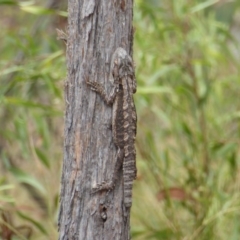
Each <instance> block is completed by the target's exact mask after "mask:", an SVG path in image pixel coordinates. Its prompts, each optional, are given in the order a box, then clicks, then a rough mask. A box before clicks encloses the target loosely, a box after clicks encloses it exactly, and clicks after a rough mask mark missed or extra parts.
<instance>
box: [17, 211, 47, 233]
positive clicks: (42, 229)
mask: <svg viewBox="0 0 240 240" xmlns="http://www.w3.org/2000/svg"><path fill="white" fill-rule="evenodd" d="M17 213H18V215H19V216H20V217H21V218H23V219H25V220H27V221H29V222H31V223H32V224H33V225H34V226H35V227H36V228H37V229H39V230H40V231H41V232H42V233H43V234H45V235H48V233H47V231H46V229H45V228H44V227H43V225H42V224H41V223H40V222H38V221H36V220H34V219H33V218H31V217H29V216H27V215H26V214H23V213H21V212H19V211H18V212H17Z"/></svg>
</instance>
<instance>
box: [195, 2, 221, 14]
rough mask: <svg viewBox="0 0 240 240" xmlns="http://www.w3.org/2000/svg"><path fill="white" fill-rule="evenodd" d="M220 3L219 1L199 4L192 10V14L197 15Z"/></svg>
mask: <svg viewBox="0 0 240 240" xmlns="http://www.w3.org/2000/svg"><path fill="white" fill-rule="evenodd" d="M217 2H219V0H209V1H206V2H203V3H200V4H198V5H197V6H195V7H193V8H192V10H191V13H196V12H199V11H201V10H203V9H205V8H208V7H210V6H212V5H214V4H215V3H217Z"/></svg>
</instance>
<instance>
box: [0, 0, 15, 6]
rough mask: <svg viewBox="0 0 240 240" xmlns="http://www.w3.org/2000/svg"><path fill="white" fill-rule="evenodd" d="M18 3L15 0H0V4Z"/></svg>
mask: <svg viewBox="0 0 240 240" xmlns="http://www.w3.org/2000/svg"><path fill="white" fill-rule="evenodd" d="M4 4H6V5H17V1H14V0H0V5H4Z"/></svg>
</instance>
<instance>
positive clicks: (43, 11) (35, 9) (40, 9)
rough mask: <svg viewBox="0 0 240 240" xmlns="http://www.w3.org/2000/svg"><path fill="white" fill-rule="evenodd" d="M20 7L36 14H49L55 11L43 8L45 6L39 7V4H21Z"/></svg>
mask: <svg viewBox="0 0 240 240" xmlns="http://www.w3.org/2000/svg"><path fill="white" fill-rule="evenodd" d="M20 8H21V9H22V10H23V11H25V12H28V13H32V14H35V15H49V14H52V13H53V12H54V11H53V10H50V9H47V8H43V7H38V6H21V5H20Z"/></svg>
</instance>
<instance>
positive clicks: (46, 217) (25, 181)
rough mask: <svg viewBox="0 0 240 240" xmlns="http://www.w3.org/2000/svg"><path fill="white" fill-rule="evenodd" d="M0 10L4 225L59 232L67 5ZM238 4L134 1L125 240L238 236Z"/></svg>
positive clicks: (5, 3) (33, 234)
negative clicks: (131, 180) (61, 36)
mask: <svg viewBox="0 0 240 240" xmlns="http://www.w3.org/2000/svg"><path fill="white" fill-rule="evenodd" d="M39 2H40V1H39ZM40 3H41V2H40ZM0 5H1V10H0V13H1V19H2V20H3V21H1V32H0V37H1V39H2V41H1V44H0V51H1V56H2V58H1V60H0V73H1V79H0V85H1V87H0V103H1V109H0V121H1V128H0V136H1V138H0V159H1V161H0V174H1V179H0V210H1V213H0V215H1V217H0V226H5V227H6V228H4V229H5V230H6V229H8V230H9V231H10V232H12V235H13V236H17V237H18V239H29V238H31V239H56V238H57V233H56V231H57V226H56V221H57V220H56V216H57V207H58V206H57V203H58V191H59V179H60V177H59V175H60V169H61V160H62V148H61V147H62V142H63V140H62V132H63V131H62V129H63V121H62V116H63V109H64V105H63V97H62V94H63V78H64V76H65V74H66V67H65V59H64V53H63V50H61V49H64V47H63V45H61V43H58V42H57V41H56V32H55V28H60V29H64V26H59V25H61V24H62V22H64V21H65V19H64V17H65V16H66V12H62V11H59V10H54V9H52V8H48V7H45V6H42V5H40V4H37V2H34V1H13V0H12V1H11V0H0ZM239 7H240V4H239V1H236V0H235V1H225V2H224V1H222V2H221V3H220V1H216V0H207V1H202V0H178V1H174V0H162V1H158V0H149V1H144V0H135V10H134V21H135V22H134V25H135V28H136V33H135V42H134V44H135V45H134V47H135V49H134V59H135V62H136V74H137V80H138V92H137V94H136V98H135V100H136V105H137V112H138V135H137V149H138V155H137V162H138V179H137V181H136V183H135V187H134V201H133V203H134V204H133V208H132V236H133V239H136V240H138V239H139V240H140V239H143V240H145V239H169V240H172V239H182V240H193V239H199V240H211V239H219V240H221V239H223V240H225V239H229V240H237V239H239V236H240V227H239V224H238V219H239V210H240V204H239V197H240V196H239V195H240V194H239V190H240V187H239V181H240V179H239V160H240V159H239V150H238V145H239V134H240V128H239V126H240V125H239V119H240V111H239V109H240V100H238V99H239V98H238V95H239V91H240V84H239V83H240V82H239V81H240V78H239V71H238V69H239V63H238V62H239V57H240V55H239V42H238V41H237V40H236V39H235V36H236V37H237V36H238V35H237V31H236V29H238V28H237V27H236V25H237V24H239V23H238V22H237V18H236V16H237V14H238V13H239ZM7 216H9V217H7ZM23 228H25V229H27V231H26V232H23V231H22V230H20V229H23ZM0 231H3V228H2V227H1V229H0Z"/></svg>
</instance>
